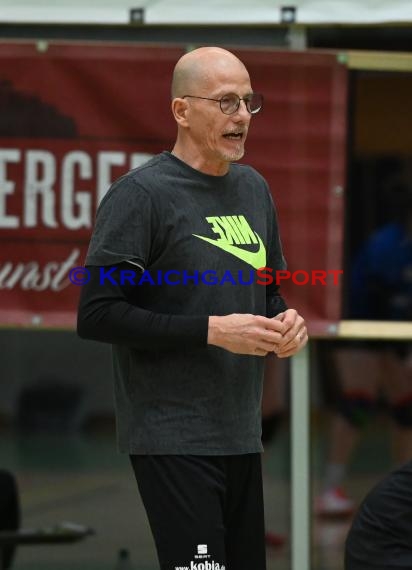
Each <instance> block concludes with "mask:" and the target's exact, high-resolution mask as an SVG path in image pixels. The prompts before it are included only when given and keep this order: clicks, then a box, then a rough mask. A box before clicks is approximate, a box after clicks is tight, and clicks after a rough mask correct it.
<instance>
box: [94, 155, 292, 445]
mask: <svg viewBox="0 0 412 570" xmlns="http://www.w3.org/2000/svg"><path fill="white" fill-rule="evenodd" d="M125 260H132V261H133V262H134V263H136V264H138V266H140V267H141V268H143V270H145V271H146V273H145V274H144V276H143V277H142V278H141V282H140V284H139V285H138V284H137V285H136V304H137V305H139V306H140V307H142V308H144V309H148V310H150V311H153V312H157V313H165V314H175V315H227V314H231V313H252V314H255V315H266V294H267V288H266V287H265V286H262V285H259V284H257V283H256V275H255V270H256V269H258V268H260V267H264V266H267V267H271V268H272V269H273V270H276V269H283V268H284V267H285V262H284V258H283V255H282V249H281V244H280V240H279V236H278V228H277V222H276V214H275V211H274V207H273V203H272V199H271V196H270V192H269V190H268V187H267V184H266V182H265V180H264V179H263V178H262V177H261V176H260V175H259V174H258V173H257V172H256V171H255V170H254V169H252V168H251V167H248V166H244V165H239V164H232V165H231V166H230V170H229V172H228V173H227V174H226V175H224V176H211V175H207V174H203V173H201V172H199V171H197V170H194V169H193V168H191V167H190V166H188V165H187V164H185V163H184V162H182V161H180V160H179V159H177V158H176V157H175V156H173V155H172V154H170V153H169V152H163V153H161V154H159V155H157V156H155V157H154V158H153V159H152V160H150V162H148V163H147V164H145V165H144V166H142V167H139V168H137V169H135V170H132V171H131V172H129V173H128V174H126V175H125V176H123V177H122V178H120V179H119V180H118V181H117V182H115V183H114V184H113V186H112V187H111V188H110V190H109V191H108V193H107V194H106V196H105V197H104V199H103V200H102V202H101V204H100V207H99V209H98V212H97V218H96V225H95V229H94V232H93V236H92V240H91V243H90V247H89V251H88V254H87V259H86V265H99V266H108V265H116V264H119V263H120V262H122V261H125ZM136 269H138V268H137V267H136ZM167 271H170V273H168V274H167V279H165V275H166V272H167ZM138 272H139V273H138V276H137V278H136V283H137V282H139V277H140V276H141V272H140V270H138ZM167 281H169V283H167ZM215 281H218V282H219V284H211V282H212V283H213V282H215ZM241 281H243V283H246V284H242V283H241ZM249 281H252V283H251V284H247V283H248V282H249ZM153 283H154V284H153ZM171 283H173V284H171ZM113 364H114V380H115V403H116V412H117V427H118V444H119V449H120V450H121V451H123V452H126V453H131V454H196V455H230V454H242V453H255V452H260V451H261V450H262V445H261V440H260V436H261V412H260V408H261V397H262V383H263V367H264V359H263V358H261V357H257V356H248V355H236V354H232V353H231V352H228V351H226V350H223V349H221V348H218V347H213V346H208V345H205V346H204V347H200V348H195V349H193V348H190V349H189V348H188V347H185V346H182V347H181V348H180V349H179V350H176V349H174V350H156V347H153V350H147V349H145V350H139V349H138V348H131V347H129V346H125V345H122V346H121V345H113Z"/></svg>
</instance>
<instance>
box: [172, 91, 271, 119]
mask: <svg viewBox="0 0 412 570" xmlns="http://www.w3.org/2000/svg"><path fill="white" fill-rule="evenodd" d="M229 95H232V96H233V97H237V106H236V109H234V110H233V111H230V113H227V112H226V111H224V110H223V109H222V101H223V100H224V98H225V97H228V96H229ZM256 95H257V96H258V97H260V107H259V108H258V109H256V110H255V111H252V110H251V109H250V102H251V97H253V96H256ZM186 97H190V98H191V99H204V100H205V101H215V103H219V106H220V110H221V111H222V113H223V114H224V115H233V114H234V113H237V111H238V110H239V107H240V102H241V101H244V103H245V105H246V109H247V111H248V113H250V114H251V115H256V114H257V113H259V112H260V111H261V110H262V108H263V95H262V94H261V93H252V94H251V95H249V96H247V97H239V95H237V94H236V93H226V94H225V95H222V97H221V98H220V99H212V97H199V95H183V97H182V99H185V98H186ZM249 97H250V98H249Z"/></svg>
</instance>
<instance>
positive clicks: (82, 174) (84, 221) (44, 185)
mask: <svg viewBox="0 0 412 570" xmlns="http://www.w3.org/2000/svg"><path fill="white" fill-rule="evenodd" d="M150 158H151V155H150V154H148V153H130V154H128V153H126V152H120V151H116V152H115V151H101V152H98V153H97V154H96V156H92V155H91V154H90V153H88V152H85V151H82V150H75V151H70V152H67V153H66V154H65V155H64V156H63V158H57V157H56V156H55V155H54V154H53V153H52V152H51V151H49V150H33V149H30V150H26V151H20V150H18V149H0V229H18V228H59V227H63V228H66V229H68V230H73V231H75V230H79V229H82V228H85V229H90V228H91V227H92V225H93V221H94V215H95V207H97V206H98V204H99V203H100V201H101V199H102V198H103V196H104V195H105V193H106V192H107V190H108V189H109V187H110V185H111V184H112V182H114V180H113V173H112V167H113V166H117V167H122V166H124V172H126V171H127V170H131V169H133V168H136V167H137V166H140V165H141V164H144V163H145V162H147V161H148V160H149V159H150ZM16 165H17V166H18V168H19V170H20V171H21V170H22V172H23V184H22V187H19V185H18V183H17V182H16V180H13V178H12V176H11V174H10V172H11V170H12V169H11V167H12V166H14V168H15V169H16ZM94 169H95V170H94ZM12 197H13V198H14V199H15V200H16V199H18V201H19V215H16V212H15V210H13V213H11V211H10V208H9V202H10V200H11V198H12ZM58 203H60V207H59V208H58V206H57V204H58Z"/></svg>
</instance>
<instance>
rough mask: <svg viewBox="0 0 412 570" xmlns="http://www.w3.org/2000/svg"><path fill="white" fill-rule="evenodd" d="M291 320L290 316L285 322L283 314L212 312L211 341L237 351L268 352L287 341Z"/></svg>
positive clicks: (239, 352)
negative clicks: (215, 314)
mask: <svg viewBox="0 0 412 570" xmlns="http://www.w3.org/2000/svg"><path fill="white" fill-rule="evenodd" d="M287 312H288V311H286V312H285V313H284V314H286V313H287ZM295 312H296V311H295ZM289 320H290V319H289V318H288V319H286V322H284V319H282V318H279V315H277V317H275V318H273V319H268V318H266V317H261V316H259V315H249V314H236V313H234V314H232V315H225V316H223V317H217V316H212V317H209V332H208V337H207V343H208V344H212V345H214V346H220V347H221V348H224V349H226V350H229V351H230V352H234V353H235V354H251V355H253V356H266V355H267V354H268V352H273V350H274V347H278V346H279V345H280V343H281V342H282V341H283V339H284V334H285V333H286V332H287V327H288V326H289V324H290V323H289ZM282 346H283V345H282Z"/></svg>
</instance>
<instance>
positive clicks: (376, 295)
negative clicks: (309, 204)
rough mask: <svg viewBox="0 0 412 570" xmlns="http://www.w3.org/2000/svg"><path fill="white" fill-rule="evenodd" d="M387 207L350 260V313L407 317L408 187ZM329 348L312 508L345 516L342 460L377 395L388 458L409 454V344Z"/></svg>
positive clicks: (410, 287) (411, 258)
mask: <svg viewBox="0 0 412 570" xmlns="http://www.w3.org/2000/svg"><path fill="white" fill-rule="evenodd" d="M391 204H392V206H393V212H392V216H393V221H391V222H389V223H387V224H385V225H384V226H383V227H380V228H379V229H378V230H377V231H376V232H374V233H373V235H371V236H370V238H369V239H368V240H367V241H366V243H365V244H364V246H363V247H362V248H361V250H360V252H359V253H358V255H357V257H356V258H355V260H354V264H353V267H352V274H351V287H350V302H349V306H350V318H353V319H361V320H382V321H384V320H389V321H411V320H412V186H411V185H408V184H402V185H399V186H397V187H396V188H394V189H393V192H392V195H391ZM332 345H333V346H336V348H332V349H331V354H332V359H333V370H334V371H335V373H336V375H337V378H338V384H339V396H338V398H337V399H336V405H335V411H334V414H333V418H332V424H331V430H330V433H331V435H330V439H329V454H328V459H327V465H326V471H325V475H324V481H323V489H322V493H321V494H320V495H319V496H318V497H317V500H316V504H315V510H316V513H317V514H318V515H320V516H329V515H334V516H335V515H336V516H338V515H339V516H347V515H350V514H352V513H353V511H354V509H355V503H354V501H353V500H352V499H351V498H350V497H348V495H347V494H346V492H345V490H344V483H345V480H346V477H347V472H348V468H349V464H350V458H351V456H352V453H353V450H354V448H355V446H356V444H357V442H358V440H359V438H360V436H361V433H362V429H363V428H364V426H365V425H366V424H367V423H368V421H369V420H370V419H371V418H372V417H373V415H374V414H375V412H376V411H377V407H378V402H379V400H380V399H381V398H382V397H384V399H385V402H386V410H387V413H388V414H389V416H390V418H391V419H392V421H393V426H394V438H393V442H394V445H393V451H394V461H395V463H396V464H398V465H401V464H403V463H405V462H406V461H408V460H409V459H410V458H412V358H411V356H412V347H411V343H410V342H409V343H408V342H402V341H399V342H394V341H391V342H389V341H344V342H343V341H339V342H336V344H335V343H332Z"/></svg>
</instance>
